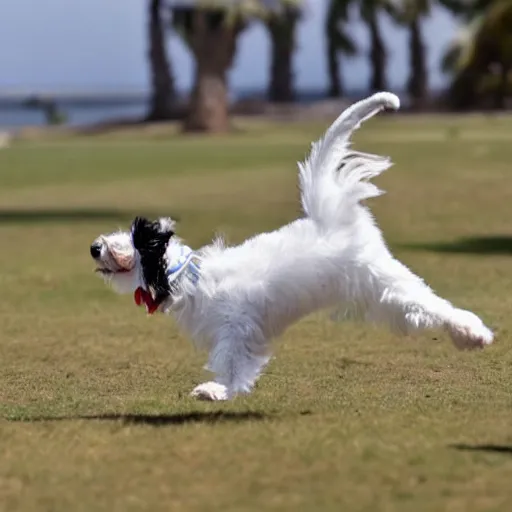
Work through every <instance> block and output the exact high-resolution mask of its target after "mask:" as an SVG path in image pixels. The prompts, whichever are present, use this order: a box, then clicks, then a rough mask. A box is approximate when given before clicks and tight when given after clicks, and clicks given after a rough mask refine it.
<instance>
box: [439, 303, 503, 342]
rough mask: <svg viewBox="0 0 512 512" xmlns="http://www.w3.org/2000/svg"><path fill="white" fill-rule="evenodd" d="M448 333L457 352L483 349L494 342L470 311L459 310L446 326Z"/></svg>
mask: <svg viewBox="0 0 512 512" xmlns="http://www.w3.org/2000/svg"><path fill="white" fill-rule="evenodd" d="M448 331H449V333H450V336H451V338H452V341H453V343H454V345H455V346H456V347H457V348H458V349H459V350H472V349H475V348H484V347H485V346H486V345H490V344H491V343H492V342H493V340H494V334H493V333H492V331H491V330H490V329H488V328H487V327H486V326H485V325H484V323H483V322H482V320H480V318H478V317H477V316H476V315H475V314H474V313H471V311H464V310H462V309H459V310H458V311H457V314H456V315H455V317H454V318H453V320H452V321H451V322H450V323H449V324H448Z"/></svg>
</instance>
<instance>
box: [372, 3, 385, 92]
mask: <svg viewBox="0 0 512 512" xmlns="http://www.w3.org/2000/svg"><path fill="white" fill-rule="evenodd" d="M368 29H369V31H370V46H371V50H370V60H371V64H372V78H371V82H370V88H371V90H372V91H373V92H375V91H385V90H386V89H387V80H386V47H385V46H384V41H383V39H382V35H381V33H380V27H379V21H378V17H377V12H376V11H375V10H374V9H372V10H371V11H370V12H369V13H368Z"/></svg>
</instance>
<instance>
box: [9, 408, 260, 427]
mask: <svg viewBox="0 0 512 512" xmlns="http://www.w3.org/2000/svg"><path fill="white" fill-rule="evenodd" d="M268 418H269V416H268V415H266V414H263V413H261V412H255V411H243V412H231V411H193V412H186V413H176V414H116V413H111V414H93V415H76V416H55V417H51V416H43V417H37V418H23V419H19V420H15V421H21V422H26V423H39V422H49V423H51V422H56V421H83V420H90V421H105V422H114V423H121V424H123V425H148V426H152V427H166V426H173V425H175V426H178V425H187V424H191V423H203V424H207V425H212V424H219V423H242V422H249V421H262V420H265V419H268Z"/></svg>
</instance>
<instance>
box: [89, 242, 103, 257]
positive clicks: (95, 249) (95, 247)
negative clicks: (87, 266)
mask: <svg viewBox="0 0 512 512" xmlns="http://www.w3.org/2000/svg"><path fill="white" fill-rule="evenodd" d="M91 256H92V257H93V258H94V259H96V258H99V257H100V256H101V244H99V243H94V244H92V245H91Z"/></svg>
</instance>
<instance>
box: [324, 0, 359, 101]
mask: <svg viewBox="0 0 512 512" xmlns="http://www.w3.org/2000/svg"><path fill="white" fill-rule="evenodd" d="M351 1H352V0H330V3H329V7H328V8H327V15H326V18H325V34H326V39H327V65H328V73H329V91H328V94H329V96H330V97H331V98H337V97H339V96H342V94H343V84H342V79H341V76H340V61H339V54H343V55H345V56H353V55H355V54H356V53H357V48H356V45H355V43H354V42H353V41H352V39H351V38H350V36H349V35H348V34H347V32H346V31H345V30H344V29H345V27H346V25H347V24H348V10H349V6H350V3H351Z"/></svg>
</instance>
